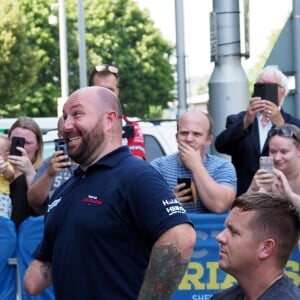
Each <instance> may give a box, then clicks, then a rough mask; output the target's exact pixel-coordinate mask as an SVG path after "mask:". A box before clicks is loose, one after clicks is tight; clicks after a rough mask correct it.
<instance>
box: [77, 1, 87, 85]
mask: <svg viewBox="0 0 300 300" xmlns="http://www.w3.org/2000/svg"><path fill="white" fill-rule="evenodd" d="M84 15H85V13H84V3H83V0H78V36H79V42H78V43H79V49H78V50H79V79H80V87H81V88H82V87H85V86H87V78H86V76H87V73H86V51H85V18H84Z"/></svg>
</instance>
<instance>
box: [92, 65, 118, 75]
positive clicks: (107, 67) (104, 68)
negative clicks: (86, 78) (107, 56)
mask: <svg viewBox="0 0 300 300" xmlns="http://www.w3.org/2000/svg"><path fill="white" fill-rule="evenodd" d="M95 70H96V71H97V72H103V71H109V72H110V73H113V74H115V75H118V74H119V69H118V68H117V67H115V66H110V65H96V66H95Z"/></svg>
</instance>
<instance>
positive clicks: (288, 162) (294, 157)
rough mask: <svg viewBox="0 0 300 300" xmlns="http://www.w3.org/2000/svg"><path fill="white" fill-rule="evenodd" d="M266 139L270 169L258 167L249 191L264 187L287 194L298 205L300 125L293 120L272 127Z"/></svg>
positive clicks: (299, 199) (299, 187)
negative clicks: (292, 122)
mask: <svg viewBox="0 0 300 300" xmlns="http://www.w3.org/2000/svg"><path fill="white" fill-rule="evenodd" d="M268 143H269V156H270V157H271V158H273V164H274V169H273V172H270V171H268V170H267V169H266V168H262V167H261V168H260V169H258V170H257V171H256V173H255V175H254V177H253V179H252V182H251V185H250V187H249V189H248V192H254V191H261V190H264V191H267V192H274V193H279V194H282V195H286V196H288V197H289V199H290V200H291V202H292V203H293V204H294V205H295V206H297V207H299V208H300V172H299V170H300V129H299V127H297V126H296V125H293V124H283V125H280V126H278V127H275V128H273V129H271V130H270V132H269V135H268Z"/></svg>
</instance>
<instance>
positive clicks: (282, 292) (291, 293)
mask: <svg viewBox="0 0 300 300" xmlns="http://www.w3.org/2000/svg"><path fill="white" fill-rule="evenodd" d="M219 299H220V300H244V292H243V290H242V288H241V286H240V285H239V284H236V285H234V286H233V287H231V288H228V289H226V290H224V291H222V292H218V293H216V294H215V295H213V296H212V297H211V300H219ZM296 299H300V289H299V288H298V287H297V286H295V285H294V284H293V281H292V280H291V279H290V278H289V277H287V276H286V275H284V276H283V277H282V278H280V279H278V280H277V281H276V282H274V283H273V284H272V285H271V286H270V287H269V288H268V289H267V290H266V291H265V292H264V293H263V294H262V295H261V296H260V297H259V298H258V299H257V300H296Z"/></svg>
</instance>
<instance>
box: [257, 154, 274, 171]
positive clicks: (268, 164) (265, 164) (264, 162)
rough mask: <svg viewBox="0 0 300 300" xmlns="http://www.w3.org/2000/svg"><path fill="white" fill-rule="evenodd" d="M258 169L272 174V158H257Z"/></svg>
mask: <svg viewBox="0 0 300 300" xmlns="http://www.w3.org/2000/svg"><path fill="white" fill-rule="evenodd" d="M259 168H260V169H264V170H266V171H267V172H269V173H273V169H274V164H273V158H272V157H270V156H261V157H260V158H259Z"/></svg>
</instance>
